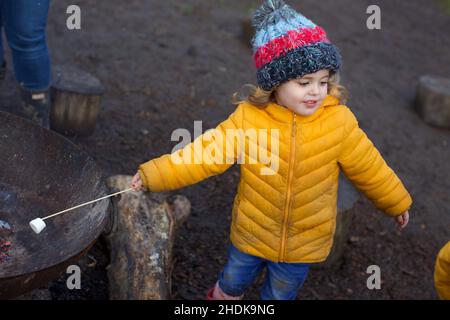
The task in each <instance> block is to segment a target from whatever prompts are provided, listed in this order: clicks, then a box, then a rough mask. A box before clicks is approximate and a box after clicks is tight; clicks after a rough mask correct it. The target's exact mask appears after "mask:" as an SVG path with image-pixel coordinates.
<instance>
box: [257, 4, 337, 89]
mask: <svg viewBox="0 0 450 320" xmlns="http://www.w3.org/2000/svg"><path fill="white" fill-rule="evenodd" d="M252 24H253V26H254V27H255V29H256V34H255V36H254V37H253V39H252V47H253V58H254V61H255V65H256V68H257V70H258V72H257V79H258V84H259V86H260V87H261V88H263V89H264V90H266V91H270V90H272V89H274V88H276V87H277V86H279V85H280V84H282V83H284V82H287V81H289V80H292V79H295V78H298V77H303V76H304V75H307V74H310V73H314V72H317V71H319V70H322V69H328V70H330V71H331V72H337V71H338V70H339V68H340V66H341V56H340V54H339V50H338V48H337V47H336V46H335V45H333V44H332V43H331V42H330V41H329V40H328V38H327V34H326V32H325V30H323V29H322V28H321V27H319V26H317V25H315V24H314V23H313V22H312V21H310V20H308V19H307V18H305V17H304V16H303V15H301V14H300V13H298V12H296V11H295V10H294V9H292V8H291V7H290V6H288V5H287V4H286V3H285V2H284V1H283V0H266V1H265V2H264V4H263V5H262V6H261V7H260V8H259V9H258V10H256V12H255V13H254V16H253V20H252Z"/></svg>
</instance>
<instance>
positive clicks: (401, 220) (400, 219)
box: [395, 210, 409, 230]
mask: <svg viewBox="0 0 450 320" xmlns="http://www.w3.org/2000/svg"><path fill="white" fill-rule="evenodd" d="M408 222H409V212H408V210H406V211H405V212H403V213H402V214H401V215H400V216H397V217H395V223H396V224H397V228H398V230H402V229H404V228H405V227H406V225H407V224H408Z"/></svg>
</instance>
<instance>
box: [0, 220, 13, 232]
mask: <svg viewBox="0 0 450 320" xmlns="http://www.w3.org/2000/svg"><path fill="white" fill-rule="evenodd" d="M3 230H6V231H10V230H11V226H10V225H9V223H8V222H6V221H3V220H0V232H1V231H3Z"/></svg>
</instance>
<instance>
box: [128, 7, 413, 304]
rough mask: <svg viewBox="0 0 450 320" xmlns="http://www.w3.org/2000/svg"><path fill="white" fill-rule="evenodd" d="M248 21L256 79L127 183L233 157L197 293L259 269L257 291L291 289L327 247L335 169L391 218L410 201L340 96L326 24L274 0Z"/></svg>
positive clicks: (231, 284)
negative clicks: (214, 242)
mask: <svg viewBox="0 0 450 320" xmlns="http://www.w3.org/2000/svg"><path fill="white" fill-rule="evenodd" d="M253 25H254V26H255V27H256V34H255V37H254V38H253V40H252V45H253V53H254V60H255V64H256V68H257V70H258V71H257V79H258V86H257V87H255V86H252V87H251V90H250V94H249V95H248V97H246V98H245V99H244V100H243V101H240V102H237V103H236V104H237V105H238V106H237V108H236V110H235V111H234V112H233V113H232V114H231V115H230V116H229V117H228V119H226V120H225V121H223V122H222V123H220V124H219V125H218V126H217V127H216V128H215V129H212V130H209V131H207V132H205V133H204V134H203V135H201V136H199V137H198V138H196V139H195V140H194V141H193V142H192V143H190V144H188V145H186V146H184V147H183V148H181V149H178V150H177V151H175V152H173V153H172V154H166V155H163V156H161V157H159V158H156V159H153V160H151V161H148V162H146V163H144V164H142V165H140V167H139V170H138V173H137V174H136V175H135V177H134V178H133V181H132V187H133V188H135V189H147V190H149V191H151V192H161V191H168V190H174V189H178V188H182V187H185V186H188V185H192V184H194V183H197V182H199V181H202V180H204V179H206V178H208V177H210V176H213V175H217V174H220V173H222V172H224V171H225V170H227V169H228V168H229V167H230V166H231V165H232V164H233V163H236V162H237V163H239V164H240V165H241V166H240V168H241V178H240V182H239V186H238V190H237V195H236V197H235V199H234V203H233V210H232V222H231V235H230V239H231V245H230V248H229V251H228V262H227V264H226V266H225V267H224V269H223V271H222V272H221V273H220V275H219V279H218V281H217V282H216V284H215V285H214V286H213V287H212V288H211V289H210V290H209V292H208V294H207V298H208V299H240V298H241V297H242V295H243V293H244V292H245V290H246V289H247V288H248V287H249V286H250V285H252V283H253V281H254V280H255V278H256V277H257V276H258V274H259V273H260V272H261V270H262V269H263V268H264V267H266V268H267V277H266V279H265V282H264V284H263V287H262V289H261V295H260V297H261V299H295V298H296V296H297V291H298V289H299V288H300V287H301V285H302V284H303V282H304V280H305V278H306V275H307V273H308V269H309V266H310V264H311V263H317V262H321V261H324V260H325V259H326V258H327V256H328V254H329V252H330V249H331V247H332V242H333V235H334V232H335V227H336V211H337V205H336V201H337V188H338V176H339V170H340V169H342V170H343V171H344V173H345V174H346V175H347V177H348V178H349V179H350V181H352V183H353V184H354V185H355V186H356V187H357V188H358V189H359V190H361V191H362V192H363V193H364V194H365V195H366V196H367V197H368V198H369V199H370V200H372V202H373V203H374V204H375V206H376V207H377V208H379V209H380V210H382V211H384V212H385V213H386V214H388V215H390V216H391V217H393V218H394V219H395V221H396V223H397V224H398V226H399V227H400V228H402V227H404V226H406V224H407V223H408V219H409V214H408V209H409V208H410V206H411V204H412V199H411V197H410V195H409V193H408V192H407V190H406V189H405V187H404V186H403V184H402V182H401V181H400V180H399V178H398V177H397V176H396V174H395V173H394V172H393V170H392V169H391V168H390V167H389V166H388V165H387V164H386V162H385V161H384V160H383V158H382V157H381V155H380V153H379V152H378V151H377V149H376V148H375V147H374V145H373V144H372V142H371V141H370V140H369V139H368V138H367V136H366V134H365V133H364V132H363V131H362V130H361V129H360V128H359V126H358V121H357V119H356V118H355V116H354V115H353V113H352V112H351V111H350V109H349V108H348V107H346V106H345V105H342V104H341V101H344V100H345V99H344V94H345V90H344V89H343V88H342V87H341V86H339V85H338V70H339V68H340V66H341V57H340V55H339V52H338V49H337V48H336V47H335V46H334V45H333V44H332V43H331V42H330V41H329V40H328V38H327V35H326V33H325V31H324V30H323V29H322V28H321V27H319V26H317V25H315V24H314V23H313V22H312V21H310V20H308V19H307V18H305V17H304V16H303V15H301V14H300V13H298V12H296V11H294V10H293V9H292V8H291V7H290V6H288V5H286V4H285V3H284V2H283V1H282V0H267V1H266V2H265V3H264V4H263V6H262V7H261V8H260V9H258V10H257V11H256V13H255V15H254V18H253ZM235 98H237V95H235Z"/></svg>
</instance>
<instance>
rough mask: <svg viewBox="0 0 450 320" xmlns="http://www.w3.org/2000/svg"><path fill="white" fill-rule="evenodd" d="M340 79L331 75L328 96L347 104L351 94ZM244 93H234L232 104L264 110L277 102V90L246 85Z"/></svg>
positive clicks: (243, 87) (336, 75)
mask: <svg viewBox="0 0 450 320" xmlns="http://www.w3.org/2000/svg"><path fill="white" fill-rule="evenodd" d="M340 79H341V77H340V74H339V72H336V73H331V74H330V77H329V79H328V94H329V95H331V96H333V97H335V98H337V99H338V100H339V102H340V103H342V104H345V103H347V101H348V97H349V92H348V90H347V89H346V88H345V87H344V86H342V85H340ZM242 91H246V92H247V93H244V94H242V92H236V93H234V94H233V97H232V99H231V103H233V104H235V105H238V104H241V103H244V102H247V103H251V104H253V105H255V106H257V107H258V108H261V109H264V108H265V107H267V106H268V105H269V103H271V102H276V98H275V91H276V88H274V89H272V90H271V91H265V90H264V89H262V88H261V87H259V86H255V85H253V84H245V85H243V86H242Z"/></svg>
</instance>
